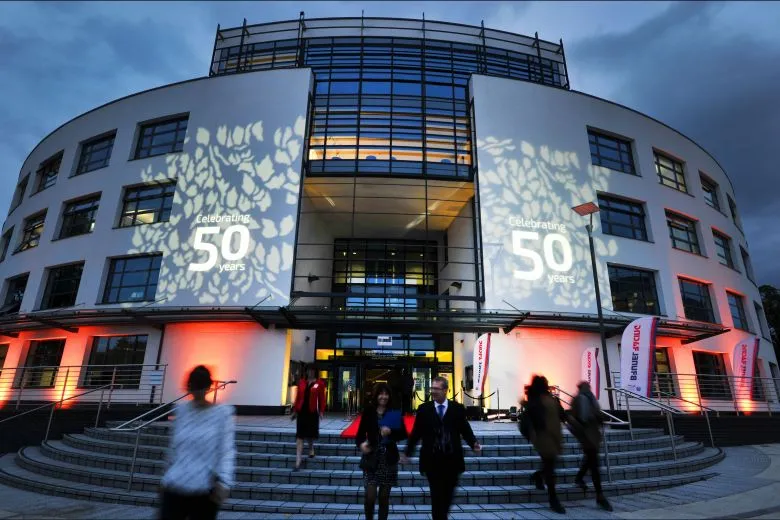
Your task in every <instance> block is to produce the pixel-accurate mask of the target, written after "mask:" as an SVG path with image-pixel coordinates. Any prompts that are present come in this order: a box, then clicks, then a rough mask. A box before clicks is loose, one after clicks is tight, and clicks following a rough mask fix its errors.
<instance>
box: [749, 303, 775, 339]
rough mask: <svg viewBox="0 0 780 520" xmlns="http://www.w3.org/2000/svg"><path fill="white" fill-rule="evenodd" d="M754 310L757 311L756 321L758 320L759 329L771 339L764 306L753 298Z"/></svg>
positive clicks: (764, 336)
mask: <svg viewBox="0 0 780 520" xmlns="http://www.w3.org/2000/svg"><path fill="white" fill-rule="evenodd" d="M753 310H755V311H756V321H757V322H758V330H760V331H761V336H762V337H763V338H765V339H768V340H770V341H771V334H770V331H769V323H768V322H767V321H766V314H764V307H763V306H762V305H761V304H760V303H758V302H757V301H755V300H753Z"/></svg>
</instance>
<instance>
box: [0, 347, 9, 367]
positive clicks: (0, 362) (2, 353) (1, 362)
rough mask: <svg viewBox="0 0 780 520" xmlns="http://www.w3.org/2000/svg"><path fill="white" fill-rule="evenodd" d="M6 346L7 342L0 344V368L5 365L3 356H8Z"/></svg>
mask: <svg viewBox="0 0 780 520" xmlns="http://www.w3.org/2000/svg"><path fill="white" fill-rule="evenodd" d="M8 347H10V345H9V344H8V343H3V344H2V345H0V369H2V368H3V366H5V358H6V356H8Z"/></svg>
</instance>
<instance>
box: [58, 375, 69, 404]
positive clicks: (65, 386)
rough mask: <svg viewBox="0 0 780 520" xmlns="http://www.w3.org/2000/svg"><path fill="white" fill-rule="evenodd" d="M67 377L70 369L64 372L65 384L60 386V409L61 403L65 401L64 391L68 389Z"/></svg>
mask: <svg viewBox="0 0 780 520" xmlns="http://www.w3.org/2000/svg"><path fill="white" fill-rule="evenodd" d="M68 376H70V367H68V368H67V369H66V370H65V382H64V383H63V384H62V392H60V408H62V402H63V401H64V400H65V389H66V388H67V387H68Z"/></svg>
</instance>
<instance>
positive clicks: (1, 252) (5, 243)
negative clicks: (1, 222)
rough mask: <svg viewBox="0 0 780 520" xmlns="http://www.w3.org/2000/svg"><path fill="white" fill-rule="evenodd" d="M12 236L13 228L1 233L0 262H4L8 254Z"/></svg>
mask: <svg viewBox="0 0 780 520" xmlns="http://www.w3.org/2000/svg"><path fill="white" fill-rule="evenodd" d="M13 235H14V228H11V229H9V230H8V231H6V232H5V233H3V238H0V262H2V261H3V260H5V255H6V254H8V249H9V248H10V247H11V237H13Z"/></svg>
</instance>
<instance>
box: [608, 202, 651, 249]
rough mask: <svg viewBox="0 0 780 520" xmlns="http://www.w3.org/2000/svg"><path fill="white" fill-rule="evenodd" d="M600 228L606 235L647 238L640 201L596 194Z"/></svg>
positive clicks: (643, 211)
mask: <svg viewBox="0 0 780 520" xmlns="http://www.w3.org/2000/svg"><path fill="white" fill-rule="evenodd" d="M598 202H599V209H600V211H599V215H600V216H601V230H602V233H605V234H607V235H616V236H619V237H626V238H633V239H636V240H647V228H646V227H645V210H644V207H643V206H642V204H641V203H639V202H631V201H628V200H624V199H618V198H615V197H608V196H606V195H599V196H598Z"/></svg>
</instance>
